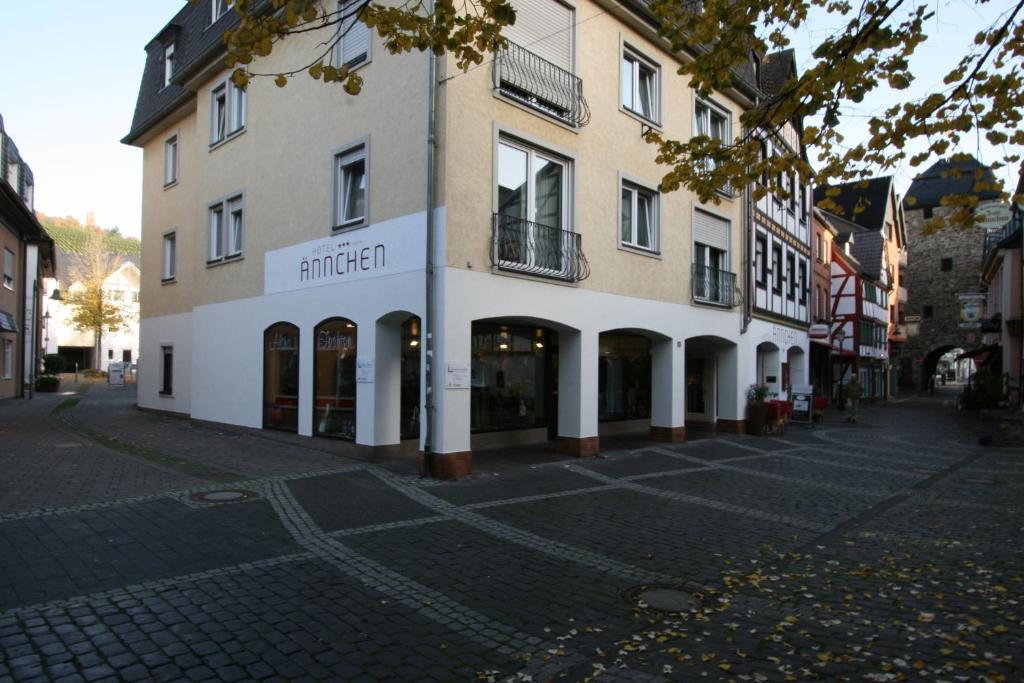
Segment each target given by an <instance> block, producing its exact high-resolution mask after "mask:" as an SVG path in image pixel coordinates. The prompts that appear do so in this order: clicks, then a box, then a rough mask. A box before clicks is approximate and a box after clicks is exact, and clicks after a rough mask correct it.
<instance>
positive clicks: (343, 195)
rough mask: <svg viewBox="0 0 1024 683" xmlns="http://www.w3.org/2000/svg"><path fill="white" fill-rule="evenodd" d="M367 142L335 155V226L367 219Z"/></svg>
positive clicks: (351, 225) (344, 226) (362, 223)
mask: <svg viewBox="0 0 1024 683" xmlns="http://www.w3.org/2000/svg"><path fill="white" fill-rule="evenodd" d="M368 196H369V195H368V192H367V165H366V145H365V144H362V145H358V146H356V147H353V148H350V149H347V150H345V151H344V152H341V153H339V154H336V155H335V157H334V227H335V228H348V227H353V226H357V225H365V224H366V222H367V199H368Z"/></svg>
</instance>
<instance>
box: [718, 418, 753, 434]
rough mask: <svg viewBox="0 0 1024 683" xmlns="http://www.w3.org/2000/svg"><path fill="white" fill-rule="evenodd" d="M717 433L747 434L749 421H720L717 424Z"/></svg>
mask: <svg viewBox="0 0 1024 683" xmlns="http://www.w3.org/2000/svg"><path fill="white" fill-rule="evenodd" d="M716 425H717V426H716V429H717V431H720V432H723V433H725V434H746V433H747V421H746V420H722V419H719V420H718V422H717V423H716Z"/></svg>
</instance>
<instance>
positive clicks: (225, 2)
mask: <svg viewBox="0 0 1024 683" xmlns="http://www.w3.org/2000/svg"><path fill="white" fill-rule="evenodd" d="M233 4H235V2H234V0H212V2H211V3H210V23H211V24H213V23H215V22H216V21H217V20H218V19H220V18H221V17H222V16H224V15H225V14H226V13H227V11H228V8H230V7H231V6H232V5H233Z"/></svg>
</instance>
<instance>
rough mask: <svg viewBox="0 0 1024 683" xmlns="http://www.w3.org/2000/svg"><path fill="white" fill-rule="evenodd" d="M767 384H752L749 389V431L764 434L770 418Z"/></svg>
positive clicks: (749, 432)
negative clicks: (765, 425)
mask: <svg viewBox="0 0 1024 683" xmlns="http://www.w3.org/2000/svg"><path fill="white" fill-rule="evenodd" d="M767 398H768V385H767V384H751V385H750V388H749V389H747V433H748V434H764V424H765V421H766V420H767V418H768V404H766V403H765V400H766V399H767Z"/></svg>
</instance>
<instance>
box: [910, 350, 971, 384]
mask: <svg viewBox="0 0 1024 683" xmlns="http://www.w3.org/2000/svg"><path fill="white" fill-rule="evenodd" d="M957 350H958V349H957V348H956V347H954V346H953V345H952V344H944V345H943V346H938V347H936V348H934V349H932V350H931V351H929V352H928V353H927V354H926V355H925V357H924V360H923V361H922V362H921V386H920V388H921V390H922V391H928V390H929V389H931V388H932V387H933V386H935V385H941V380H939V379H938V378H937V377H936V374H937V373H938V369H939V360H940V359H941V358H942V357H944V356H946V354H949V353H950V352H952V351H957ZM960 353H962V351H960Z"/></svg>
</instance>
